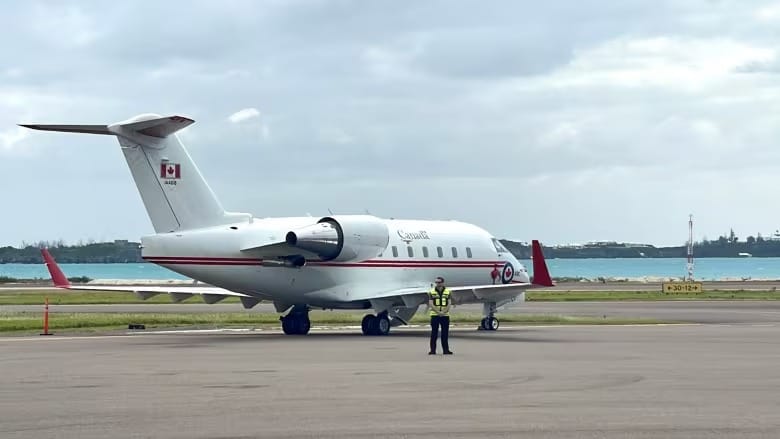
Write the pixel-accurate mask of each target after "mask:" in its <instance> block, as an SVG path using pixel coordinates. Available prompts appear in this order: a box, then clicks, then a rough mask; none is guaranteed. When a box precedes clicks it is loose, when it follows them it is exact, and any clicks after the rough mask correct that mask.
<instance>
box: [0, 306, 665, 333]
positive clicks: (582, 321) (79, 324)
mask: <svg viewBox="0 0 780 439" xmlns="http://www.w3.org/2000/svg"><path fill="white" fill-rule="evenodd" d="M363 315H364V313H353V312H333V311H312V312H311V313H310V318H311V321H312V325H315V326H316V325H360V322H361V320H362V318H363ZM481 318H482V316H481V315H480V314H476V313H453V314H452V317H451V320H452V323H453V324H454V325H458V324H473V325H475V326H476V325H477V324H478V323H479V321H480V319H481ZM499 318H500V320H501V322H502V323H521V324H527V325H535V324H536V325H538V324H560V325H616V324H659V323H667V322H664V321H660V320H654V319H637V318H611V317H581V316H563V315H523V314H505V315H501V316H500V317H499ZM428 322H429V319H428V317H427V316H425V315H422V314H417V315H415V317H414V318H413V319H412V321H411V324H427V323H428ZM130 323H139V324H143V325H145V326H146V328H147V329H152V328H174V327H183V326H184V327H190V328H192V327H194V328H197V329H214V328H222V327H230V326H239V325H240V326H272V325H277V326H278V325H279V315H278V314H276V313H266V312H262V313H259V312H231V313H192V314H179V313H159V314H156V313H138V314H125V313H50V314H49V330H50V331H52V332H56V331H58V330H63V329H87V328H92V329H123V328H127V325H128V324H130ZM42 326H43V319H42V315H41V313H27V312H12V313H0V332H14V331H38V332H40V330H41V329H42Z"/></svg>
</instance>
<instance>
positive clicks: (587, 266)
mask: <svg viewBox="0 0 780 439" xmlns="http://www.w3.org/2000/svg"><path fill="white" fill-rule="evenodd" d="M521 262H522V263H523V264H525V266H526V267H527V268H528V271H529V272H530V271H531V261H528V260H523V261H521ZM547 265H548V267H549V269H550V274H551V275H552V276H553V277H583V278H588V279H596V278H599V277H604V278H645V277H646V278H657V277H662V278H665V277H680V278H681V277H684V276H685V275H686V265H685V259H684V258H680V259H677V258H668V259H661V258H657V259H656V258H648V259H550V260H548V261H547ZM60 267H61V268H62V271H63V272H64V273H65V275H66V276H68V277H74V276H87V277H89V278H92V279H155V280H163V279H187V278H186V277H184V276H182V275H179V274H177V273H174V272H172V271H170V270H168V269H166V268H162V267H160V266H157V265H154V264H148V263H138V264H61V265H60ZM0 276H10V277H15V278H19V279H35V278H42V279H48V278H49V273H48V272H47V271H46V267H45V266H44V265H43V264H0ZM694 278H695V279H697V280H719V279H780V258H702V259H697V260H695V265H694Z"/></svg>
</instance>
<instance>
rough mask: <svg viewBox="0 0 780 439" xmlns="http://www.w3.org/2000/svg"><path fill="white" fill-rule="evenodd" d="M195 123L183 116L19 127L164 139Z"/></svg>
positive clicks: (23, 125) (24, 125)
mask: <svg viewBox="0 0 780 439" xmlns="http://www.w3.org/2000/svg"><path fill="white" fill-rule="evenodd" d="M193 123H195V121H194V120H192V119H190V118H187V117H182V116H168V117H155V118H153V119H147V120H142V121H139V122H128V123H121V122H120V123H118V124H114V125H111V127H110V128H109V126H108V125H44V124H19V126H22V127H25V128H30V129H33V130H41V131H60V132H65V133H86V134H107V135H116V134H117V133H118V132H117V131H115V129H116V128H118V127H119V128H122V129H124V130H125V131H130V132H135V133H139V134H143V135H145V136H151V137H157V138H160V139H164V138H166V137H168V136H170V135H171V134H173V133H175V132H176V131H179V130H181V129H182V128H186V127H188V126H190V125H192V124H193Z"/></svg>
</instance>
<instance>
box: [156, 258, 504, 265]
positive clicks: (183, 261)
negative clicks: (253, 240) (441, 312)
mask: <svg viewBox="0 0 780 439" xmlns="http://www.w3.org/2000/svg"><path fill="white" fill-rule="evenodd" d="M144 259H145V260H147V261H149V262H152V263H155V264H170V265H226V266H227V265H262V263H263V260H262V259H248V258H212V257H189V256H187V257H184V256H178V257H173V256H147V257H144ZM503 263H504V262H503V261H420V260H417V261H403V260H401V261H393V260H370V261H363V262H324V261H311V262H308V263H307V265H309V266H314V267H377V268H391V267H392V268H492V267H494V266H496V265H499V264H503Z"/></svg>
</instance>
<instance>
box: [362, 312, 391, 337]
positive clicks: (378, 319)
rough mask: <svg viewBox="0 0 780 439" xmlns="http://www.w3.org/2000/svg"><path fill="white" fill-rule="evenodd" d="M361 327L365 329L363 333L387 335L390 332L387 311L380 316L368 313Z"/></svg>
mask: <svg viewBox="0 0 780 439" xmlns="http://www.w3.org/2000/svg"><path fill="white" fill-rule="evenodd" d="M360 329H362V330H363V335H387V334H389V333H390V319H389V318H388V317H387V313H381V314H379V315H378V316H375V315H373V314H366V316H365V317H363V321H362V322H361V323H360Z"/></svg>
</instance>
